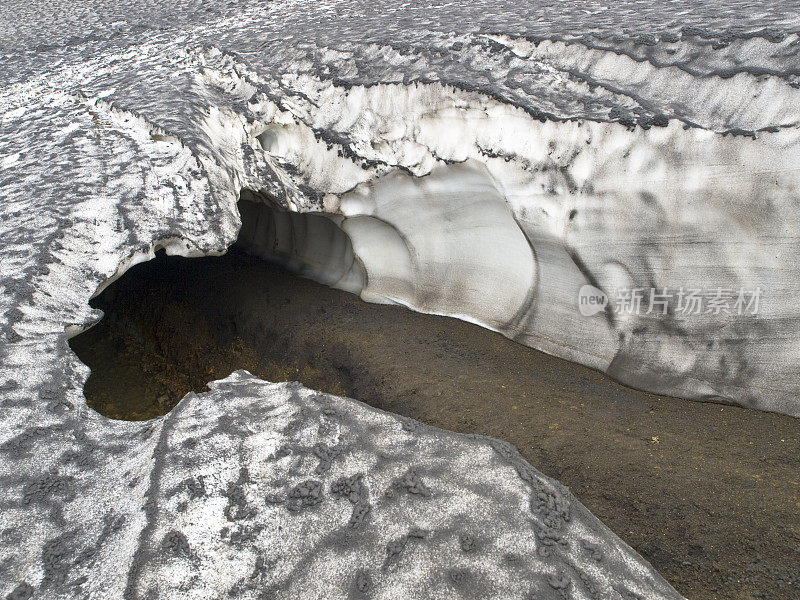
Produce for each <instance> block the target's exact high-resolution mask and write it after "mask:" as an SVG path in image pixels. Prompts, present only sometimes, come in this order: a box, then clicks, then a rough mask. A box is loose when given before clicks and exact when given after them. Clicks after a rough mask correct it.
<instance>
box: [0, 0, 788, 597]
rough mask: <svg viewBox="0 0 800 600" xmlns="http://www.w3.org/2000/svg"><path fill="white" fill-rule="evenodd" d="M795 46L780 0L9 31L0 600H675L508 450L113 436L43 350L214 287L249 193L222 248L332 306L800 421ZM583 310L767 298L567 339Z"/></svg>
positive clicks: (190, 18)
mask: <svg viewBox="0 0 800 600" xmlns="http://www.w3.org/2000/svg"><path fill="white" fill-rule="evenodd" d="M755 6H757V7H758V14H759V15H761V16H759V17H758V18H753V17H752V15H753V14H754V12H753V8H754V7H755ZM534 13H535V14H534ZM534 16H535V18H533V17H534ZM676 23H681V24H687V25H686V26H679V25H676ZM734 23H738V25H737V26H734V25H733V24H734ZM798 27H800V22H798V17H797V13H796V11H795V10H794V9H793V7H791V6H789V5H787V4H786V3H779V2H772V1H771V0H767V1H759V2H758V3H755V2H750V1H749V0H747V1H745V0H743V1H741V2H735V3H725V5H724V6H719V5H716V4H715V5H713V6H711V5H710V4H707V3H700V2H697V3H692V5H691V6H678V3H674V2H669V3H663V2H654V3H644V4H643V3H641V2H633V1H627V0H625V1H620V2H615V3H613V4H607V5H606V4H603V3H601V2H592V3H571V2H566V3H565V2H557V3H555V2H550V1H549V0H546V1H543V2H541V3H539V5H537V9H536V10H535V11H532V9H531V7H530V6H529V5H528V4H527V3H521V2H509V1H506V0H496V1H493V2H480V3H477V2H461V1H458V2H448V3H443V4H441V5H436V6H434V5H430V4H422V3H417V2H406V3H402V4H399V3H394V2H385V1H383V0H378V1H376V2H371V3H369V6H365V4H364V3H363V2H356V1H355V0H342V1H340V2H336V3H324V2H322V3H320V2H314V3H311V2H306V1H303V0H276V1H274V2H270V3H268V4H265V3H263V2H249V1H247V0H242V1H241V2H224V3H223V2H217V1H215V0H209V1H204V2H185V3H180V5H179V6H174V7H172V8H171V10H170V12H169V13H166V12H164V9H163V8H161V5H160V4H159V3H155V2H150V1H149V0H129V1H127V2H113V3H112V2H103V1H101V0H97V1H93V2H73V3H68V4H63V3H62V4H57V3H53V2H48V1H46V0H38V1H35V2H24V3H22V2H17V1H15V0H12V1H10V2H5V3H3V4H2V6H0V54H2V60H0V185H1V186H2V191H3V202H2V203H0V233H2V235H1V236H0V257H1V259H2V260H1V261H0V288H1V289H2V292H3V293H2V294H0V340H1V342H0V356H2V360H1V361H0V406H2V420H0V481H2V485H1V486H0V595H1V596H2V597H11V598H30V597H32V596H34V595H35V597H36V598H59V599H61V598H87V597H93V598H119V597H126V598H140V597H141V598H145V597H154V596H155V597H163V598H175V597H192V598H218V597H220V596H222V595H225V594H228V595H231V596H233V597H241V598H249V597H256V596H257V594H258V593H260V592H264V591H266V593H268V594H269V593H273V594H274V595H275V596H277V597H297V596H298V595H299V596H309V595H311V596H313V595H315V594H322V595H324V596H325V597H347V596H350V597H359V596H362V597H376V598H379V597H385V598H396V597H411V596H419V595H425V594H428V595H430V596H435V595H436V594H437V593H438V592H440V591H441V592H442V593H443V594H448V595H462V596H465V597H467V596H469V595H470V594H471V593H473V592H475V590H477V592H478V593H480V594H481V595H482V596H485V597H502V598H509V597H524V596H525V595H528V594H530V593H533V594H535V595H537V597H547V596H548V595H549V596H551V597H555V598H559V597H572V598H580V599H583V598H598V597H599V598H613V599H615V600H616V599H619V598H624V599H625V600H629V599H631V598H648V600H649V599H651V598H675V597H677V594H676V593H675V592H674V590H672V589H671V588H670V587H669V586H668V584H666V583H665V582H664V581H663V580H662V579H661V578H660V577H659V576H658V575H657V574H655V573H654V571H653V570H652V568H651V567H650V566H649V565H647V564H646V563H645V562H644V561H643V560H642V559H641V558H639V557H638V556H636V555H635V553H633V552H632V551H631V550H630V549H629V548H627V547H626V546H625V545H624V544H623V543H622V542H621V541H620V540H619V539H618V538H617V537H616V536H614V535H613V534H612V533H611V532H609V531H607V530H606V529H605V528H603V527H602V525H601V524H599V523H598V522H597V520H596V519H594V518H593V517H591V515H589V514H588V512H587V511H586V510H585V509H584V508H582V507H581V506H580V504H579V503H577V502H576V501H575V500H574V499H573V498H572V497H571V496H570V495H569V494H568V493H567V492H565V491H564V490H563V489H562V488H561V487H560V486H558V484H557V483H555V482H553V481H551V480H548V479H546V478H544V477H543V476H541V475H540V474H539V473H537V472H536V471H535V470H533V469H532V467H530V466H529V465H527V464H525V463H523V462H521V461H520V460H519V458H518V457H517V456H516V455H515V454H514V452H513V451H511V450H510V449H508V448H506V447H505V446H503V445H502V444H498V443H497V442H493V441H488V440H481V439H472V438H468V437H464V436H456V435H453V434H448V433H446V432H441V431H434V430H430V429H427V428H424V427H418V429H416V430H414V427H415V425H414V424H408V423H405V424H404V426H405V429H403V426H401V425H403V424H402V423H401V421H400V420H399V419H398V418H396V417H392V416H390V415H386V414H383V413H379V412H376V411H372V410H370V409H368V408H366V407H364V406H362V405H359V404H358V403H356V402H354V401H352V400H347V399H338V398H332V397H328V396H320V395H316V394H314V393H312V392H310V391H308V390H304V389H301V388H298V387H295V386H292V385H271V384H266V383H264V382H259V381H257V380H255V379H254V378H252V377H251V376H249V375H247V374H245V373H237V374H235V375H233V376H232V377H231V378H228V379H227V380H224V381H221V382H217V383H215V384H213V390H212V391H211V392H209V393H208V394H204V395H201V396H189V397H187V398H185V399H184V400H183V401H182V402H181V403H180V405H179V406H178V407H177V408H176V410H175V411H173V412H172V413H171V414H170V415H168V416H166V417H164V418H161V419H157V420H154V421H152V422H148V423H124V422H115V421H109V420H107V419H104V418H102V417H101V416H100V415H98V414H96V413H94V412H93V411H91V410H90V409H89V408H88V407H87V406H86V402H85V399H84V397H83V395H82V386H83V383H84V381H85V379H86V376H87V369H86V367H85V366H83V365H81V364H80V363H79V362H78V360H77V359H76V357H75V356H74V355H73V354H72V353H71V352H70V350H69V348H68V346H67V343H66V337H67V336H68V335H73V334H75V333H76V332H78V331H80V330H81V329H83V328H85V327H87V326H90V325H91V324H92V323H94V322H96V321H97V319H99V318H100V316H101V315H100V314H99V313H97V312H96V311H92V310H91V309H90V308H89V306H88V304H87V301H88V299H89V298H90V297H91V296H92V295H93V294H95V293H97V291H98V290H99V289H101V288H102V286H104V285H106V284H107V283H108V282H109V281H111V280H113V279H114V278H115V277H118V276H120V275H121V274H122V273H123V272H124V271H125V269H126V268H127V267H129V266H130V265H131V264H134V263H136V262H138V261H141V260H146V259H148V258H149V257H151V256H152V255H153V252H154V250H155V249H157V248H161V247H163V248H166V249H167V251H168V252H169V253H173V254H182V255H186V256H199V255H207V254H215V253H222V252H224V251H225V250H226V248H228V247H229V246H230V245H231V244H233V243H234V242H235V241H236V238H237V235H238V233H239V228H240V219H239V213H238V211H237V202H238V201H239V198H240V194H242V193H243V190H244V191H245V192H246V193H243V194H244V196H246V197H249V198H250V200H251V201H252V200H257V201H259V202H265V203H266V204H265V206H266V205H269V206H271V207H272V209H270V210H268V211H266V213H268V219H272V222H273V224H274V233H273V234H270V233H269V232H267V235H266V237H262V235H261V234H260V233H258V232H259V229H258V226H257V224H256V223H254V222H252V221H247V220H246V222H245V229H244V231H245V235H243V239H242V243H246V244H250V245H251V246H252V249H253V251H257V252H259V253H261V254H262V255H266V256H270V257H273V258H275V259H280V260H285V261H290V262H291V264H292V265H293V266H294V267H295V268H298V269H307V271H306V273H307V274H309V275H312V276H314V277H318V278H320V279H321V280H325V281H327V282H329V283H331V284H333V285H338V286H340V287H343V288H344V289H349V290H351V291H354V292H358V293H360V294H362V295H363V296H364V297H366V298H368V299H371V300H374V301H382V302H398V303H403V304H406V305H408V306H411V307H414V308H416V309H418V310H425V311H430V312H442V313H447V314H455V315H459V316H461V317H462V318H466V319H471V320H474V321H476V322H480V323H482V324H484V325H485V326H487V327H492V328H494V329H497V330H498V331H502V332H503V333H505V334H506V335H509V336H512V337H513V338H514V339H516V340H518V341H520V342H522V343H525V344H528V345H531V346H535V347H538V348H542V349H544V350H546V351H548V352H552V353H554V354H558V355H560V356H564V357H567V358H570V359H572V360H577V361H580V362H583V363H585V364H588V365H591V366H594V367H596V368H598V369H603V370H605V371H607V372H609V373H611V374H613V375H614V376H615V377H617V378H619V379H621V380H623V381H626V382H628V383H630V384H632V385H635V386H639V387H644V388H647V389H652V390H658V391H663V392H668V393H673V394H679V395H683V396H687V397H692V398H710V399H718V400H725V401H731V402H738V403H741V404H745V405H749V406H756V407H759V408H764V409H768V410H775V411H781V412H786V413H789V414H795V415H796V414H798V413H800V409H798V404H797V401H796V397H797V386H798V383H797V378H796V377H795V374H796V371H797V366H798V362H797V361H798V356H800V353H798V347H797V346H798V340H800V336H798V332H797V324H798V322H800V319H798V314H797V310H798V309H797V303H796V298H797V295H798V291H800V284H798V277H797V274H798V271H799V269H798V264H797V259H796V258H795V256H796V253H795V245H796V242H797V239H798V224H797V212H798V211H797V206H796V203H797V197H798V193H797V192H798V171H797V166H796V165H797V161H796V157H797V150H798V139H797V136H798V123H797V119H798V115H797V107H798V106H800V102H798V99H800V98H799V97H798V95H799V94H800V91H798V87H799V86H800V64H798V60H797V45H798V39H800V38H798V35H797V30H798ZM275 207H279V208H280V209H281V210H283V211H285V214H283V216H279V215H278V213H276V212H275V211H274V208H275ZM250 208H251V210H252V212H253V213H254V214H258V213H260V212H261V213H263V212H264V211H265V208H264V207H258V206H252V207H250ZM243 216H245V217H247V215H243ZM267 222H269V220H268V221H267ZM248 228H251V231H252V232H253V234H252V237H251V238H249V239H248V236H247V235H246V233H247V231H248ZM285 231H294V232H300V235H299V236H298V237H295V239H293V240H291V241H290V242H286V244H285V245H281V244H283V243H284V242H285V239H283V238H282V233H281V232H285ZM269 235H272V236H273V237H272V238H270V237H269ZM270 240H271V242H270ZM276 241H277V242H279V244H278V245H279V248H278V249H280V250H281V252H280V253H279V255H276V254H275V253H274V250H275V248H274V243H275V242H276ZM587 284H590V285H592V286H594V287H596V288H598V290H599V291H600V293H601V294H602V293H605V294H608V295H609V296H611V295H612V294H613V292H614V291H615V290H616V289H618V288H621V287H643V288H653V289H663V288H664V287H667V288H671V287H675V286H684V287H687V288H688V287H702V288H709V287H711V286H713V287H730V288H734V289H735V288H739V287H743V288H748V289H752V288H756V287H762V288H763V290H764V296H763V302H762V305H761V310H760V311H759V312H758V314H757V315H748V316H746V318H744V317H742V318H740V317H739V316H738V315H729V314H714V313H713V312H710V313H703V314H700V315H697V318H692V319H679V318H677V317H676V316H674V315H668V316H667V318H656V317H655V316H654V315H652V314H650V315H648V314H620V315H616V314H613V313H610V312H606V313H597V314H595V315H594V316H592V317H583V316H582V315H581V314H580V313H579V312H578V310H577V306H576V303H577V297H576V295H577V292H578V290H579V289H581V288H582V287H583V286H584V285H587ZM326 411H328V412H326ZM412 430H413V431H412ZM359 476H360V477H359ZM395 483H396V484H397V485H395ZM387 489H388V490H389V491H391V490H394V496H387V495H385V494H384V492H385V491H387ZM347 492H349V493H347ZM345 495H346V496H347V497H346V498H345V497H344V496H345ZM487 519H489V520H491V522H492V524H493V526H494V530H493V531H492V532H491V533H490V532H489V531H488V528H487V523H488V522H489V521H487ZM281 528H285V531H284V530H283V529H281ZM315 586H316V587H315ZM420 590H423V591H422V592H421V593H420ZM439 595H441V594H439Z"/></svg>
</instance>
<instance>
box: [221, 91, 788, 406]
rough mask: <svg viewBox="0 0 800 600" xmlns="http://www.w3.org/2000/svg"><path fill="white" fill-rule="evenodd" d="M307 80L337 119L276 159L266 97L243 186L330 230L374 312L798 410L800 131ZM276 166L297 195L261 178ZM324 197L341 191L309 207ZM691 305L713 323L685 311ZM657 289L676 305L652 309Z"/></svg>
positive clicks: (711, 395)
mask: <svg viewBox="0 0 800 600" xmlns="http://www.w3.org/2000/svg"><path fill="white" fill-rule="evenodd" d="M297 82H298V86H299V87H300V90H301V97H302V98H307V100H306V101H307V102H309V103H310V106H311V105H325V106H326V110H325V111H324V112H315V111H312V109H311V108H310V107H309V108H308V112H306V111H304V110H296V109H295V112H296V113H297V114H300V115H303V116H302V118H303V119H305V118H306V115H308V118H309V123H308V125H305V126H304V125H303V124H302V121H301V120H300V119H298V117H296V116H295V117H292V119H294V121H293V122H292V124H291V125H289V124H282V125H281V126H280V127H276V126H275V125H274V124H272V125H269V126H268V129H266V130H267V131H269V135H270V136H271V138H270V139H273V140H275V141H274V142H273V144H272V145H270V146H268V147H265V146H264V145H263V144H261V145H255V144H254V143H253V142H252V141H250V142H248V141H247V140H252V139H253V138H254V137H255V138H258V137H259V136H262V135H263V134H259V133H258V132H259V131H260V130H261V128H263V127H264V126H263V125H261V124H260V122H263V120H265V119H264V117H262V115H265V117H266V119H269V120H270V121H271V122H273V123H274V121H276V120H280V119H286V118H287V117H286V116H285V115H281V116H278V115H275V114H273V112H272V111H273V110H274V109H273V108H271V107H270V105H269V104H266V105H265V104H264V103H263V102H262V101H261V100H259V98H258V95H257V94H255V95H254V96H253V97H252V98H251V105H250V110H251V111H252V113H251V114H252V118H253V119H254V121H255V123H254V124H253V125H250V132H249V133H247V134H245V133H243V134H241V136H240V140H241V142H242V143H250V144H251V146H252V147H253V148H254V155H255V156H254V163H255V165H254V166H253V167H251V170H252V177H255V178H256V179H255V181H249V182H246V183H245V184H244V185H245V186H252V187H253V188H254V189H264V190H266V191H267V192H268V194H267V195H269V194H272V197H273V198H274V200H273V203H274V202H278V201H279V200H278V199H279V198H283V200H282V201H283V202H284V203H285V206H286V207H287V208H288V209H289V210H293V211H306V210H312V211H322V212H325V213H327V214H328V215H331V217H332V219H333V222H336V223H337V224H339V226H340V227H341V229H342V230H343V231H344V232H346V233H347V234H348V235H349V237H350V240H351V242H352V247H353V252H354V255H355V259H356V260H357V261H358V263H359V264H360V265H361V266H362V267H363V270H364V273H365V276H366V281H367V282H368V283H367V284H366V286H365V287H363V289H361V290H360V293H361V296H362V297H363V298H364V299H366V300H370V301H383V302H385V301H390V302H398V303H401V304H404V305H407V306H410V307H412V308H414V309H416V310H421V311H426V312H433V313H440V314H449V315H454V316H458V317H461V318H465V319H468V320H471V321H475V322H477V323H480V324H482V325H484V326H486V327H490V328H492V329H496V330H498V331H501V332H503V333H504V334H506V335H508V336H509V337H512V338H513V339H515V340H517V341H520V342H521V343H524V344H527V345H530V346H533V347H535V348H539V349H541V350H545V351H547V352H550V353H552V354H556V355H559V356H562V357H565V358H568V359H570V360H576V361H578V362H581V363H584V364H587V365H590V366H592V367H595V368H598V369H601V370H604V371H606V372H608V373H610V374H612V375H613V376H614V377H616V378H617V379H619V380H621V381H623V382H625V383H628V384H630V385H632V386H635V387H639V388H644V389H647V390H650V391H654V392H657V393H664V394H671V395H676V396H682V397H688V398H696V399H710V400H718V401H726V402H734V403H739V404H745V405H749V406H754V407H758V408H765V409H770V410H775V411H779V412H785V413H789V414H800V408H798V405H797V404H796V402H795V400H794V397H795V396H794V392H795V390H796V387H797V380H796V378H795V377H794V375H793V373H794V370H793V369H794V367H795V366H796V361H797V358H796V357H797V356H798V355H799V354H798V352H799V351H800V347H799V346H798V344H800V337H798V335H797V334H798V333H800V331H798V320H797V316H798V315H797V308H796V306H795V302H794V297H795V295H796V293H797V292H796V288H797V284H796V279H795V278H794V277H793V275H794V274H796V273H797V266H798V263H797V259H796V258H795V255H794V253H793V252H791V251H790V250H789V249H790V248H791V247H792V246H793V245H794V243H795V240H796V235H797V231H796V228H795V217H794V216H793V215H794V212H795V211H796V202H797V200H796V199H797V198H798V191H799V190H800V186H799V185H798V184H799V183H800V178H798V171H797V168H796V166H795V162H796V155H797V151H798V129H797V127H794V126H793V127H791V128H786V129H781V130H779V131H776V132H769V133H761V134H759V135H758V136H755V137H754V136H741V135H740V136H734V135H731V134H726V135H720V134H719V133H715V132H713V131H710V130H709V129H703V128H699V127H690V126H688V125H686V124H682V123H680V122H678V121H674V120H673V121H669V122H666V123H665V124H664V126H663V127H654V128H647V129H645V128H636V129H633V130H630V129H627V128H625V127H621V126H619V125H618V124H613V123H600V122H594V121H567V122H556V121H549V120H544V121H543V122H542V121H540V120H538V119H533V118H531V116H530V115H529V114H527V113H526V112H525V111H523V110H522V109H520V108H517V107H513V106H509V105H506V104H502V103H500V102H498V101H496V100H493V99H491V98H489V97H486V96H483V95H480V94H477V93H474V92H464V91H461V90H458V89H455V88H451V87H447V86H442V85H440V84H428V85H424V86H423V85H416V86H408V87H406V86H399V85H375V86H371V87H368V88H367V87H358V88H343V87H337V86H336V85H334V84H332V83H324V82H320V81H317V80H311V79H301V78H298V79H297ZM240 85H241V84H240ZM255 87H256V85H253V89H255ZM792 89H793V88H792ZM795 96H797V94H795ZM772 100H773V101H774V102H776V103H777V104H781V100H780V98H777V99H776V98H772ZM793 100H800V96H798V97H793ZM299 104H301V103H300V101H297V102H296V103H295V106H297V105H299ZM783 104H785V105H787V107H788V105H789V101H788V100H786V101H784V102H783ZM792 106H793V105H792ZM787 110H788V108H787ZM314 130H323V131H328V132H331V131H333V132H335V136H334V133H328V134H326V135H327V137H328V138H330V139H334V138H336V139H337V140H338V144H339V146H340V147H341V148H347V150H348V152H343V151H341V150H339V151H337V152H334V150H333V149H332V142H331V143H327V142H325V141H324V137H325V136H323V139H317V138H316V137H315V136H314V135H313V133H312V132H313V131H314ZM211 131H212V129H211V127H210V126H209V132H211ZM343 140H347V143H345V142H344V141H343ZM301 157H304V158H301ZM309 157H314V158H313V160H310V159H309ZM262 160H263V161H264V162H263V166H262V165H261V164H260V161H262ZM286 164H291V165H293V167H292V170H291V172H290V171H284V170H283V167H282V166H281V165H286ZM356 164H359V165H360V166H358V167H357V168H355V166H356ZM389 165H398V166H399V167H401V168H402V169H403V170H402V171H393V170H391V168H390V166H389ZM267 168H268V169H270V170H271V171H272V172H277V173H281V177H282V182H283V183H282V184H281V187H280V188H279V189H276V188H270V185H269V183H263V182H262V181H261V180H260V179H259V177H260V176H261V173H262V172H263V170H264V169H267ZM237 169H241V170H244V171H247V170H248V166H247V165H246V164H243V165H241V166H240V167H237ZM307 182H313V185H312V187H314V188H317V187H318V186H321V187H322V190H321V191H326V193H327V195H322V197H321V198H320V199H319V200H318V201H316V202H313V201H312V202H309V201H308V199H307V194H304V193H303V187H302V186H303V185H309V184H308V183H307ZM262 254H263V252H262ZM329 280H330V278H327V279H326V281H329ZM333 285H336V284H335V283H334V284H333ZM584 285H592V286H595V287H597V288H599V289H600V290H602V291H603V292H605V293H606V295H607V296H608V297H609V298H611V301H612V304H610V305H609V306H608V308H607V310H606V311H605V312H601V313H598V314H597V315H594V316H593V317H585V316H583V315H582V314H581V313H580V312H579V311H578V301H579V299H578V290H579V289H580V288H581V287H582V286H584ZM342 287H344V288H345V289H350V290H352V284H351V282H349V281H348V283H347V285H343V286H342ZM624 290H639V291H638V292H636V293H637V294H638V295H640V296H641V298H640V300H641V302H640V306H639V307H638V310H634V309H633V307H632V306H629V307H627V309H625V308H623V304H622V302H621V301H620V298H619V296H620V295H621V293H622V292H621V291H624ZM693 290H698V291H699V292H700V295H701V296H702V300H701V303H700V305H699V306H700V308H699V309H697V310H695V309H693V310H692V311H689V312H686V311H683V313H680V312H676V310H675V309H676V308H678V307H677V306H676V303H677V302H680V301H681V300H682V299H681V298H678V295H679V294H687V295H688V294H689V293H690V292H691V291H693ZM651 293H652V294H653V298H658V297H659V296H658V295H659V294H661V295H663V294H667V295H669V296H670V297H671V300H668V301H667V305H658V304H656V303H653V304H652V305H651V304H650V300H651V297H650V294H651ZM717 294H723V295H725V297H726V300H725V302H724V303H720V302H719V301H717V304H716V305H715V304H713V296H715V295H717ZM757 294H759V295H760V297H759V298H757V299H756V295H757ZM739 296H742V297H743V298H744V299H745V300H746V304H744V303H742V304H741V305H737V304H736V303H737V301H739ZM613 302H617V304H616V305H614V304H613ZM714 306H717V307H718V308H714ZM748 306H749V307H750V309H749V310H746V309H747V308H748ZM662 307H663V308H664V310H661V308H662ZM654 308H655V310H654ZM684 308H685V306H684ZM665 310H666V311H667V312H666V314H664V311H665Z"/></svg>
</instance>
